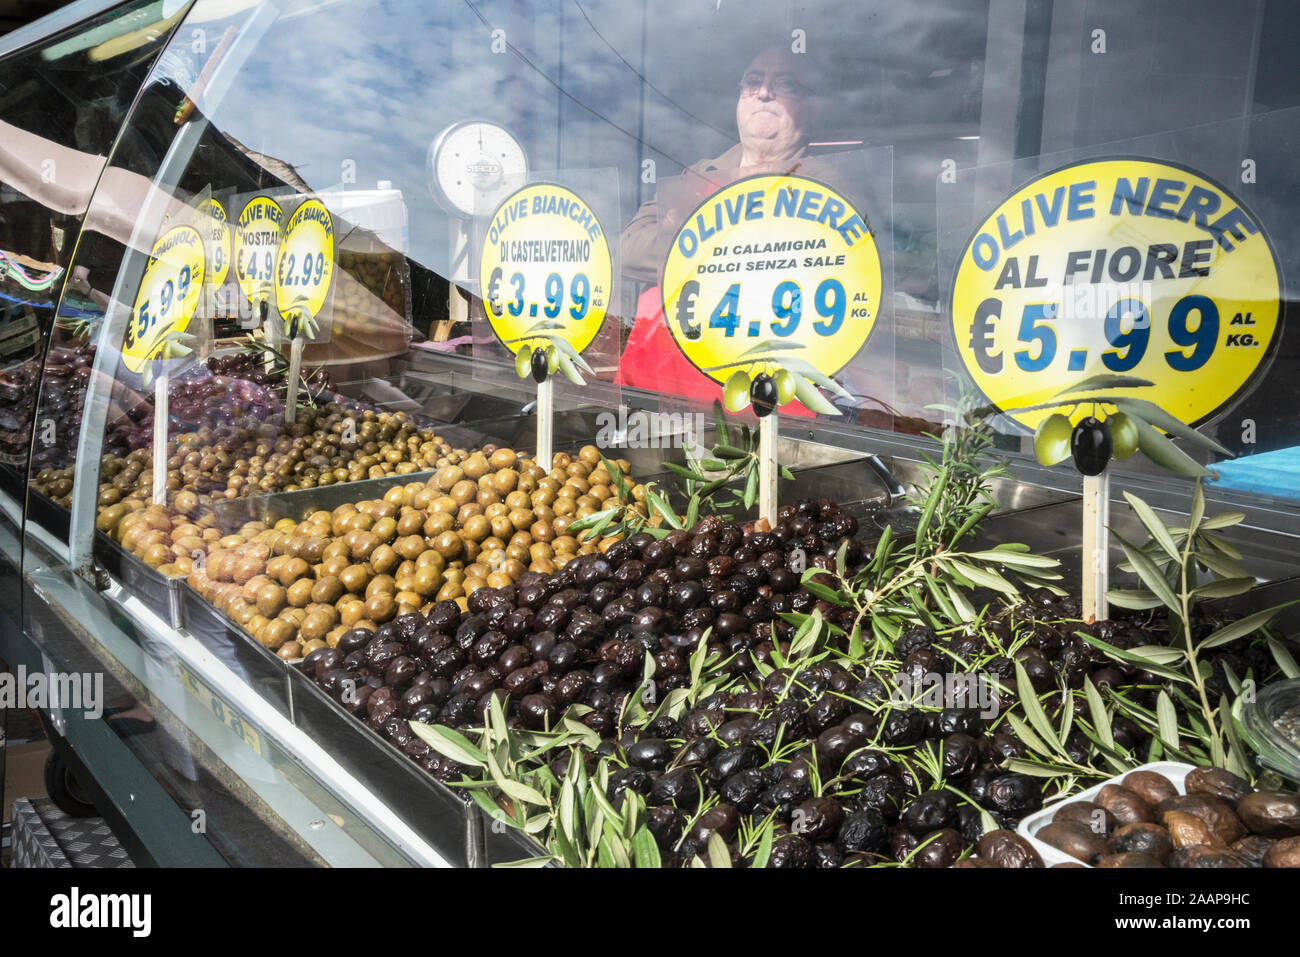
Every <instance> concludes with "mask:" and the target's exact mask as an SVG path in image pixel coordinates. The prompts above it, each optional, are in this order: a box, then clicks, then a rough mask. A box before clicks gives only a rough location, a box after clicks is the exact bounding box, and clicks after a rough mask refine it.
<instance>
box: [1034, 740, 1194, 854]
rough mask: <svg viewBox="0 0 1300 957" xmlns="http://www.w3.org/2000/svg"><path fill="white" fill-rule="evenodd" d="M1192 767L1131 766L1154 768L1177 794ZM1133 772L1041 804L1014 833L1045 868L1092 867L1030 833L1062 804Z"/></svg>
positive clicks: (1169, 764) (1171, 764)
mask: <svg viewBox="0 0 1300 957" xmlns="http://www.w3.org/2000/svg"><path fill="white" fill-rule="evenodd" d="M1194 770H1196V765H1194V764H1183V763H1182V762H1181V761H1152V762H1151V763H1149V764H1144V765H1142V766H1141V767H1136V768H1134V769H1133V771H1154V772H1156V774H1162V775H1164V776H1165V777H1166V778H1168V779H1169V783H1170V784H1172V785H1173V786H1174V788H1175V789H1176V790H1177V791H1178V793H1179V794H1186V793H1187V775H1188V772H1190V771H1194ZM1133 771H1125V772H1124V773H1123V774H1117V775H1115V777H1113V778H1108V779H1107V780H1105V781H1102V782H1101V783H1100V784H1094V785H1093V786H1092V787H1090V788H1088V789H1087V790H1086V791H1080V792H1079V793H1078V794H1072V795H1070V796H1069V797H1068V798H1066V799H1065V800H1064V801H1057V802H1056V803H1055V804H1053V805H1051V806H1050V807H1045V808H1043V809H1042V810H1041V811H1035V812H1034V813H1033V814H1031V815H1029V816H1028V817H1026V818H1023V819H1022V820H1021V821H1020V826H1019V827H1018V828H1016V832H1017V833H1018V834H1019V835H1020V836H1021V837H1023V838H1024V839H1025V840H1027V841H1028V842H1029V843H1030V844H1032V845H1034V849H1035V850H1037V851H1038V853H1039V855H1040V856H1041V857H1042V858H1043V863H1044V864H1046V865H1047V866H1048V867H1051V866H1052V865H1053V864H1082V865H1083V866H1084V867H1089V868H1090V867H1092V865H1091V864H1088V863H1085V862H1084V861H1081V860H1079V859H1078V858H1077V857H1071V856H1070V855H1069V854H1066V853H1065V852H1064V851H1061V850H1058V849H1057V848H1055V847H1052V845H1050V844H1048V843H1047V842H1046V841H1040V840H1039V839H1038V838H1036V837H1034V835H1035V834H1037V833H1038V831H1039V830H1040V829H1041V828H1043V827H1046V826H1047V825H1048V824H1050V823H1051V821H1052V818H1053V817H1055V816H1056V812H1057V811H1059V810H1060V809H1061V808H1063V807H1065V805H1067V804H1073V803H1075V802H1076V801H1091V800H1092V799H1093V796H1094V795H1096V794H1097V792H1099V791H1100V790H1101V789H1102V788H1104V787H1105V786H1106V785H1107V784H1122V783H1123V781H1124V778H1126V777H1128V776H1129V775H1130V774H1132V773H1133Z"/></svg>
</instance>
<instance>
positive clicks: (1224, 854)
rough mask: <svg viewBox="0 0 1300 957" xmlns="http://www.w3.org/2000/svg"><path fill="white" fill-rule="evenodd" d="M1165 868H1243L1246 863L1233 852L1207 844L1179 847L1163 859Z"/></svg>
mask: <svg viewBox="0 0 1300 957" xmlns="http://www.w3.org/2000/svg"><path fill="white" fill-rule="evenodd" d="M1165 866H1166V867H1180V868H1182V867H1245V866H1246V862H1245V861H1244V860H1243V859H1242V858H1241V856H1240V855H1238V854H1237V853H1236V852H1235V851H1230V850H1228V848H1226V847H1211V846H1210V845H1209V844H1194V845H1192V846H1190V847H1180V848H1178V849H1177V850H1176V851H1174V852H1173V853H1172V854H1170V855H1169V857H1168V858H1166V859H1165Z"/></svg>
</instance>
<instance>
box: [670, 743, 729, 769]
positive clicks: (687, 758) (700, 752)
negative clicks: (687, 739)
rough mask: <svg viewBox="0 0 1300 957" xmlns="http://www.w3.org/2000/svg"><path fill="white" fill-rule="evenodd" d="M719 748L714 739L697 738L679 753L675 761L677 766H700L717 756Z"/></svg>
mask: <svg viewBox="0 0 1300 957" xmlns="http://www.w3.org/2000/svg"><path fill="white" fill-rule="evenodd" d="M718 748H719V745H718V742H717V741H715V740H713V738H695V739H694V740H692V741H691V743H690V744H688V745H686V746H685V747H684V748H682V749H681V750H680V751H678V752H677V756H676V757H675V758H674V759H673V760H674V761H675V763H677V764H699V763H701V762H703V761H708V760H709V759H710V758H712V757H713V756H714V755H715V754H717V753H718Z"/></svg>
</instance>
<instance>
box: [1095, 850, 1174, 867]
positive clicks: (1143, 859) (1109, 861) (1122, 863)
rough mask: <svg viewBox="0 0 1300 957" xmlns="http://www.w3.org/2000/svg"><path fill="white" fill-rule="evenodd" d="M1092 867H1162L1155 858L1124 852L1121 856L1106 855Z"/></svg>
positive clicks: (1148, 855) (1134, 852) (1139, 853)
mask: <svg viewBox="0 0 1300 957" xmlns="http://www.w3.org/2000/svg"><path fill="white" fill-rule="evenodd" d="M1093 866H1094V867H1163V866H1164V865H1162V864H1161V863H1160V861H1159V860H1158V859H1157V858H1154V857H1152V856H1151V855H1150V854H1143V853H1141V852H1139V851H1125V852H1124V853H1122V854H1106V855H1105V856H1103V857H1102V858H1100V859H1099V860H1098V861H1097V863H1096V864H1094V865H1093Z"/></svg>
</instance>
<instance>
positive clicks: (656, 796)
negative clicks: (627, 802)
mask: <svg viewBox="0 0 1300 957" xmlns="http://www.w3.org/2000/svg"><path fill="white" fill-rule="evenodd" d="M611 777H612V776H611ZM700 792H701V787H700V781H699V776H698V772H697V769H696V768H693V767H680V768H673V769H672V770H671V771H665V772H664V773H663V775H662V776H661V777H660V778H659V780H657V781H655V782H654V786H653V787H652V788H651V789H650V794H649V797H648V798H647V799H646V803H648V804H651V805H660V804H672V805H674V806H676V807H694V806H695V804H694V802H696V801H698V800H699V798H700Z"/></svg>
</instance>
